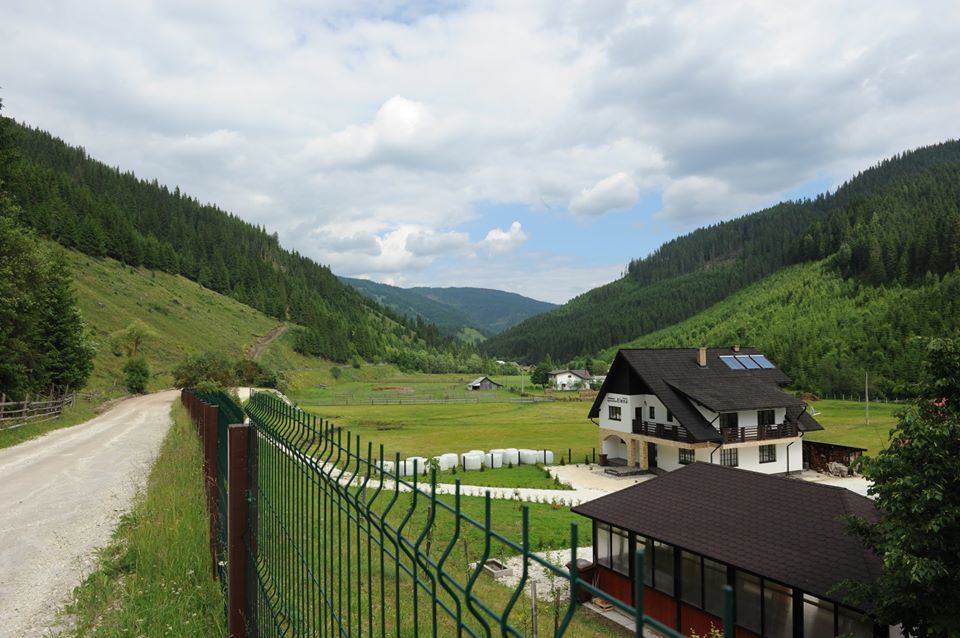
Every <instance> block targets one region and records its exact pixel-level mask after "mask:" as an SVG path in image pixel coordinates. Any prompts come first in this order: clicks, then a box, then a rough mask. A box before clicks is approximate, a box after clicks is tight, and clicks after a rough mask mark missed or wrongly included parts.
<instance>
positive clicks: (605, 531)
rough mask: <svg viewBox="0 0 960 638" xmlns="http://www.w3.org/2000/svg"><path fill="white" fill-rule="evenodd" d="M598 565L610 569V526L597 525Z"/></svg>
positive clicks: (604, 524)
mask: <svg viewBox="0 0 960 638" xmlns="http://www.w3.org/2000/svg"><path fill="white" fill-rule="evenodd" d="M596 525H597V527H596V530H597V563H599V564H600V565H604V566H606V567H610V526H609V525H607V524H606V523H597V524H596Z"/></svg>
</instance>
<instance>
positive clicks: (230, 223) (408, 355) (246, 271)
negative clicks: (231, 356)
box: [0, 117, 467, 367]
mask: <svg viewBox="0 0 960 638" xmlns="http://www.w3.org/2000/svg"><path fill="white" fill-rule="evenodd" d="M0 129H2V130H4V131H7V132H9V133H11V134H12V135H10V136H7V135H0V141H3V143H4V145H5V146H6V148H3V149H0V151H2V153H0V155H4V156H7V157H9V158H10V159H11V160H13V161H11V162H6V163H5V164H6V166H4V167H3V168H4V171H3V172H4V173H5V175H3V176H0V177H2V179H3V181H4V187H5V190H6V191H7V192H8V193H9V195H10V199H11V200H12V203H13V204H15V206H14V207H12V208H11V207H7V208H8V209H9V210H5V211H4V212H3V214H4V215H7V216H10V217H12V218H13V219H14V220H15V221H16V222H17V223H19V224H21V225H23V226H27V227H30V228H32V229H33V230H34V231H36V233H37V234H38V235H40V236H42V237H46V238H49V239H53V240H54V241H56V242H58V243H60V244H62V245H63V246H66V247H68V248H71V249H75V250H77V251H79V252H82V253H84V254H86V255H90V256H93V257H104V256H106V257H112V258H114V259H116V260H117V261H119V262H122V263H124V264H127V265H130V266H133V267H140V266H144V267H146V268H149V269H151V270H155V271H163V272H166V273H169V274H172V275H181V276H183V277H185V278H186V279H189V280H191V281H194V282H197V283H199V284H201V285H202V286H204V287H205V288H208V289H210V290H213V291H216V292H219V293H221V294H224V295H228V296H230V297H232V298H234V299H237V300H239V301H241V302H243V303H244V304H246V305H248V306H251V307H253V308H256V309H258V310H260V311H261V312H262V313H263V314H265V315H267V316H270V317H274V318H275V319H276V320H290V321H292V322H295V323H297V324H300V325H301V326H304V327H305V328H306V329H307V330H306V331H301V332H303V334H304V337H305V338H304V339H302V340H301V341H300V342H298V346H299V349H300V350H301V351H303V352H308V353H310V354H312V355H316V356H323V357H326V358H330V359H334V360H339V361H349V360H351V359H353V358H354V357H359V358H363V359H367V360H381V359H391V360H395V361H403V362H404V363H407V364H409V363H417V362H422V361H428V360H429V361H430V362H431V365H432V366H433V367H436V365H437V364H438V362H440V361H446V360H448V359H451V358H454V357H457V356H460V355H461V354H462V352H463V350H464V349H465V348H467V346H466V345H465V344H463V343H462V342H456V341H454V340H453V339H448V338H445V337H441V336H440V335H438V333H437V331H436V328H435V327H433V326H430V325H425V324H417V323H414V322H410V321H407V320H406V319H405V318H403V317H400V316H392V315H393V313H391V312H390V311H388V310H387V309H385V308H383V307H382V306H380V305H378V304H377V303H375V302H374V301H371V300H370V299H368V298H367V297H364V296H363V295H361V294H359V293H358V292H357V291H356V290H354V289H353V288H352V287H350V286H348V285H346V284H344V283H343V282H341V281H340V280H339V279H338V278H337V277H336V276H335V275H334V274H333V273H332V272H331V271H330V269H329V268H328V267H326V266H323V265H321V264H319V263H317V262H315V261H313V260H312V259H310V258H308V257H305V256H303V255H301V254H299V253H297V252H294V251H290V250H287V249H285V248H284V247H283V246H281V245H280V243H279V240H278V237H277V235H276V234H275V233H272V234H271V233H269V232H268V231H267V229H266V228H263V227H259V226H254V225H253V224H250V223H248V222H245V221H243V220H242V219H240V218H239V217H237V216H235V215H233V214H231V213H229V212H227V211H224V210H222V209H220V208H218V207H217V206H216V205H213V204H204V203H201V202H199V201H198V200H196V199H195V198H193V197H191V196H189V195H187V194H185V193H182V192H181V191H180V189H179V188H177V187H168V186H166V185H161V184H159V183H158V182H157V181H156V180H153V181H150V180H147V179H143V178H141V177H138V176H136V175H134V174H133V173H130V172H124V171H122V170H121V169H120V168H118V167H112V166H107V165H106V164H104V163H103V162H100V161H97V160H96V159H94V158H91V157H90V156H89V155H87V153H86V151H85V150H84V149H83V148H80V147H76V146H71V145H69V144H67V143H65V142H64V141H63V140H60V139H58V138H55V137H53V136H52V135H50V134H49V133H46V132H45V131H41V130H38V129H33V128H30V127H27V126H24V125H21V124H18V123H15V122H12V121H11V120H8V119H7V118H2V117H0ZM18 209H19V210H18ZM442 355H449V357H444V356H442Z"/></svg>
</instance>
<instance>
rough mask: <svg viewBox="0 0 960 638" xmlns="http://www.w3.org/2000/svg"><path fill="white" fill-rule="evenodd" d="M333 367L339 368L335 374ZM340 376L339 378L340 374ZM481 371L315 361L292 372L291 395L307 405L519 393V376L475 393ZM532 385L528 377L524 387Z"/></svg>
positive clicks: (499, 398)
mask: <svg viewBox="0 0 960 638" xmlns="http://www.w3.org/2000/svg"><path fill="white" fill-rule="evenodd" d="M334 369H337V370H339V372H337V373H335V372H334ZM337 375H339V378H338V377H337ZM478 376H480V373H463V374H457V373H450V374H423V373H418V372H401V371H400V370H398V369H397V368H396V367H395V366H392V365H389V364H363V365H362V366H361V367H360V368H353V367H352V366H349V365H335V364H330V363H326V362H324V363H319V362H318V363H316V364H314V365H313V366H311V367H310V368H309V369H301V370H294V371H292V372H291V373H290V380H291V388H292V390H291V392H290V396H291V398H292V399H293V400H294V401H296V402H297V403H300V404H306V405H331V404H333V405H338V404H342V403H346V402H350V403H362V402H363V401H369V400H370V399H386V400H390V401H402V400H414V399H423V398H427V399H446V398H454V399H469V400H477V401H491V402H496V401H509V400H513V399H516V398H517V397H518V395H517V394H516V393H514V392H510V391H509V390H508V388H511V387H515V388H517V390H519V389H520V376H519V375H494V376H493V377H491V378H492V379H493V380H494V381H496V382H497V383H501V384H503V386H504V389H501V390H484V391H481V392H474V391H472V390H468V389H467V388H466V385H467V384H468V383H470V382H471V381H473V380H474V379H476V378H477V377H478ZM529 388H530V382H529V378H528V377H525V380H524V389H529Z"/></svg>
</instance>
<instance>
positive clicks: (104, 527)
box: [0, 390, 179, 638]
mask: <svg viewBox="0 0 960 638" xmlns="http://www.w3.org/2000/svg"><path fill="white" fill-rule="evenodd" d="M178 396H179V392H177V391H175V390H171V391H167V392H158V393H156V394H150V395H146V396H142V397H135V398H132V399H127V400H125V401H122V402H121V403H119V404H117V405H116V406H114V407H113V408H112V409H110V410H109V411H107V412H105V413H104V414H101V415H100V416H98V417H96V418H95V419H91V420H90V421H87V422H86V423H83V424H81V425H76V426H73V427H70V428H65V429H62V430H56V431H54V432H51V433H50V434H47V435H46V436H43V437H41V438H39V439H34V440H32V441H27V442H25V443H22V444H20V445H17V446H14V447H11V448H7V449H4V450H0V512H2V516H0V637H2V638H25V637H28V636H29V637H31V638H32V637H34V636H37V637H39V636H44V635H48V634H49V633H50V627H51V626H52V625H53V623H54V621H55V620H56V614H57V611H58V610H59V609H61V608H62V606H63V603H64V602H66V600H67V597H68V596H69V595H70V592H71V591H72V590H73V588H74V587H75V586H76V585H78V584H79V583H80V582H81V580H82V579H83V578H84V577H85V576H86V575H87V574H88V573H89V572H90V569H91V567H93V566H94V564H95V561H94V551H95V550H96V549H97V548H99V547H103V546H104V545H106V544H107V543H108V542H109V540H110V536H111V534H112V533H113V530H114V528H115V526H116V523H117V520H118V518H119V516H120V514H121V513H123V512H125V511H127V510H128V509H129V508H130V504H131V500H132V498H133V496H134V494H135V493H136V491H137V489H138V488H139V487H142V486H143V484H144V481H145V479H146V476H147V473H148V471H149V469H150V465H151V463H152V461H153V459H154V458H155V457H156V455H157V452H158V451H159V449H160V442H161V441H162V440H163V437H164V435H165V434H166V432H167V429H168V428H169V426H170V405H171V403H172V402H173V401H174V399H176V398H177V397H178Z"/></svg>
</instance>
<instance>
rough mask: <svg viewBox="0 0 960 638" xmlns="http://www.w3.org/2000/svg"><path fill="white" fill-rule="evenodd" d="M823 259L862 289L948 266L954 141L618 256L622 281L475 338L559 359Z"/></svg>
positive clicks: (954, 215) (506, 350)
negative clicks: (627, 258) (630, 257)
mask: <svg viewBox="0 0 960 638" xmlns="http://www.w3.org/2000/svg"><path fill="white" fill-rule="evenodd" d="M828 257H830V258H832V260H831V264H832V265H833V267H834V268H835V270H836V271H837V272H839V273H841V274H842V275H844V276H845V277H848V278H851V279H855V280H857V281H862V282H865V283H870V284H873V285H903V284H917V283H921V282H922V281H923V280H924V278H925V277H926V276H927V273H933V274H935V275H944V274H946V273H949V272H952V271H953V270H954V269H955V268H957V267H958V266H960V142H957V141H949V142H944V143H942V144H937V145H934V146H929V147H924V148H921V149H917V150H915V151H911V152H908V153H903V154H900V155H897V156H895V157H893V158H890V159H888V160H885V161H883V162H881V163H880V164H878V165H876V166H874V167H873V168H870V169H868V170H866V171H864V172H863V173H861V174H859V175H857V176H855V177H853V178H852V179H851V180H850V181H848V182H847V183H846V184H844V185H843V186H841V187H840V188H839V189H838V190H837V191H836V192H834V193H825V194H823V195H820V196H818V197H817V198H815V199H811V200H802V201H794V202H783V203H780V204H777V205H776V206H773V207H771V208H768V209H766V210H762V211H758V212H756V213H752V214H749V215H745V216H743V217H740V218H738V219H734V220H731V221H728V222H723V223H719V224H715V225H712V226H708V227H705V228H701V229H699V230H696V231H694V232H692V233H689V234H687V235H684V236H682V237H678V238H676V239H674V240H671V241H669V242H667V243H665V244H664V245H663V246H661V247H660V248H658V249H657V250H656V251H654V253H653V254H651V255H650V256H648V257H646V258H644V259H641V260H635V261H633V262H631V263H630V265H629V267H628V269H627V273H626V274H625V275H624V277H623V278H621V279H619V280H617V281H615V282H612V283H610V284H607V285H605V286H602V287H599V288H596V289H594V290H591V291H589V292H587V293H584V294H583V295H581V296H579V297H577V298H576V299H573V300H571V301H570V302H568V303H567V304H565V305H563V306H561V307H560V308H558V309H556V310H554V311H552V312H548V313H545V314H542V315H538V316H536V317H533V318H530V319H527V320H526V321H524V322H522V323H520V324H519V325H517V326H515V327H513V328H511V329H510V330H507V331H505V332H504V333H502V334H500V335H497V336H496V337H493V338H492V339H490V340H488V341H487V342H486V343H484V344H483V345H482V348H483V349H484V350H485V351H486V352H487V353H489V354H491V355H493V356H496V357H501V358H519V359H521V360H525V361H527V362H532V361H539V360H542V359H543V358H544V357H546V356H547V355H550V356H552V357H553V358H554V359H555V360H559V361H568V360H570V359H572V358H574V357H577V356H580V355H591V354H592V353H594V352H597V351H598V350H602V349H604V348H608V347H610V346H612V345H615V344H617V343H620V342H623V341H627V340H629V339H633V338H636V337H638V336H640V335H643V334H646V333H649V332H652V331H654V330H659V329H662V328H666V327H668V326H670V325H672V324H675V323H677V322H679V321H683V320H684V319H686V318H688V317H692V316H694V315H696V314H697V313H698V312H700V311H702V310H705V309H706V308H708V307H709V306H711V305H712V304H714V303H716V302H718V301H720V300H722V299H724V298H726V297H727V296H729V295H731V294H733V293H735V292H737V291H738V290H741V289H742V288H743V287H745V286H747V285H750V284H751V283H754V282H757V281H760V280H762V279H763V278H764V277H767V276H769V275H771V274H773V273H775V272H777V271H778V270H780V269H781V268H783V267H786V266H789V265H792V264H797V263H804V262H813V261H818V260H821V259H824V258H828Z"/></svg>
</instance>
